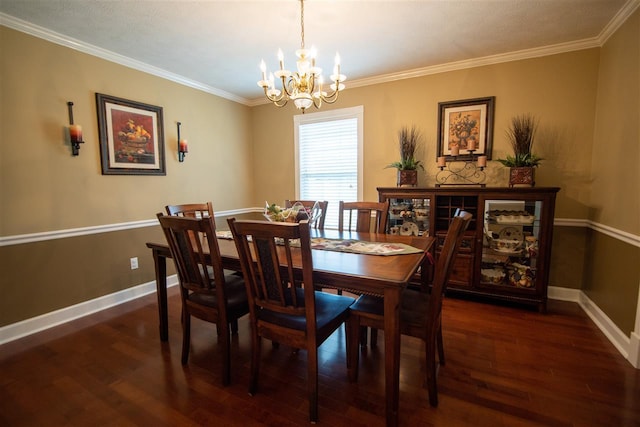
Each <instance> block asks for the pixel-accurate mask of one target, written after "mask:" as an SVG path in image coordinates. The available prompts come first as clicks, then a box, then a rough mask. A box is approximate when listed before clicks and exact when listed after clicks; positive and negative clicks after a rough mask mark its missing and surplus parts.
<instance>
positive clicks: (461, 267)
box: [437, 252, 474, 288]
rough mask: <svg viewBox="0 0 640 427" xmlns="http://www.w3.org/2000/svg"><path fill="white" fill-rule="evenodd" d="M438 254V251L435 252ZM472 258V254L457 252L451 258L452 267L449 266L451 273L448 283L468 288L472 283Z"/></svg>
mask: <svg viewBox="0 0 640 427" xmlns="http://www.w3.org/2000/svg"><path fill="white" fill-rule="evenodd" d="M437 256H440V253H439V252H438V253H437ZM473 260H474V256H473V255H469V254H465V253H458V255H456V258H455V259H454V260H453V267H452V268H451V275H450V276H449V285H453V286H455V287H461V286H463V287H465V288H470V287H472V284H473Z"/></svg>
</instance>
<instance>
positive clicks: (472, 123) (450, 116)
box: [436, 96, 495, 160]
mask: <svg viewBox="0 0 640 427" xmlns="http://www.w3.org/2000/svg"><path fill="white" fill-rule="evenodd" d="M494 108H495V96H491V97H487V98H475V99H465V100H460V101H449V102H440V103H438V153H437V156H436V157H441V156H444V157H446V158H447V159H448V160H451V159H452V158H453V157H456V158H458V159H472V158H474V157H478V156H487V159H491V149H492V146H493V113H494Z"/></svg>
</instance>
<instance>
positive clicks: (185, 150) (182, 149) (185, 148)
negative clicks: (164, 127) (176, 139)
mask: <svg viewBox="0 0 640 427" xmlns="http://www.w3.org/2000/svg"><path fill="white" fill-rule="evenodd" d="M180 152H181V153H188V152H189V146H188V145H187V140H186V139H181V140H180Z"/></svg>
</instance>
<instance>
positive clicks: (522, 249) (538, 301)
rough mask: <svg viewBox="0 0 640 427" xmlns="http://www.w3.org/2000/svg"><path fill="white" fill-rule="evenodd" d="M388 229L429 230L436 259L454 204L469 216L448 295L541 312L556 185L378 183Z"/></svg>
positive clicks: (400, 231)
mask: <svg viewBox="0 0 640 427" xmlns="http://www.w3.org/2000/svg"><path fill="white" fill-rule="evenodd" d="M377 190H378V198H379V200H380V201H386V200H389V224H388V228H387V232H389V233H397V234H414V235H430V236H434V237H435V238H436V241H437V244H436V245H435V256H436V258H437V257H438V255H439V253H440V249H441V247H442V244H443V242H444V238H445V236H446V233H447V230H448V228H449V224H450V223H451V219H452V218H453V216H454V214H455V212H456V211H457V210H458V209H461V210H465V211H467V212H469V213H471V214H472V215H473V219H472V221H471V223H470V225H469V228H468V230H467V232H466V233H465V235H464V237H463V241H462V244H461V247H460V249H459V251H458V254H457V256H456V260H455V261H454V266H453V271H452V273H451V276H450V279H449V283H448V287H447V292H448V293H449V294H455V293H464V294H468V295H475V296H478V297H482V298H492V299H497V300H508V301H514V302H518V303H523V304H532V305H536V306H537V307H538V309H539V310H540V311H545V310H546V303H547V286H548V279H549V263H550V260H551V241H552V238H553V218H554V211H555V198H556V194H557V192H558V191H559V190H560V189H559V188H557V187H526V188H511V187H509V188H502V187H493V188H491V187H486V188H480V187H458V188H446V187H435V188H418V187H379V188H378V189H377Z"/></svg>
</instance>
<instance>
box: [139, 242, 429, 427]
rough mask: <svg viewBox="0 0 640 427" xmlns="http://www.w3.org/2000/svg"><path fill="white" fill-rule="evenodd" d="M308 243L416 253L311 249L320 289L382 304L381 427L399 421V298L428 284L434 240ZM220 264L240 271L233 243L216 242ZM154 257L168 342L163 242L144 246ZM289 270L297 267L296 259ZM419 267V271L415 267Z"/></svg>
mask: <svg viewBox="0 0 640 427" xmlns="http://www.w3.org/2000/svg"><path fill="white" fill-rule="evenodd" d="M311 234H312V238H313V237H321V238H327V239H342V240H345V239H349V240H357V241H366V242H380V243H402V244H405V245H409V246H412V247H414V248H417V249H420V251H419V252H418V253H412V254H401V255H371V254H362V253H351V252H342V251H335V250H321V249H312V251H311V252H312V256H313V272H314V280H315V282H316V283H318V284H321V285H322V287H323V288H327V287H328V288H335V289H341V290H343V291H349V292H353V293H355V294H368V295H376V296H380V297H383V299H384V351H385V413H386V424H387V425H388V426H395V425H397V422H398V402H399V388H400V338H401V335H400V297H401V295H402V291H403V289H404V288H405V287H406V286H407V284H408V283H409V281H410V280H411V279H412V278H413V277H414V276H415V274H416V273H417V272H418V271H420V272H421V275H420V277H421V278H422V282H423V284H425V286H426V283H427V280H428V272H429V271H430V268H427V264H428V263H429V262H430V261H429V259H430V257H428V256H427V253H428V252H430V251H431V250H432V247H433V245H434V242H435V239H434V238H433V237H418V236H399V235H392V234H369V233H355V232H339V231H337V230H311ZM218 245H219V247H220V254H221V257H222V264H223V267H224V268H225V269H228V270H236V271H240V262H239V258H238V252H237V250H236V247H235V243H234V241H233V240H231V239H228V238H220V237H219V238H218ZM147 247H149V248H150V249H151V250H152V252H153V259H154V263H155V273H156V287H157V296H158V313H159V318H160V339H161V340H162V341H166V340H168V334H169V333H168V320H167V319H168V317H167V277H166V273H167V266H166V260H167V258H171V252H170V250H169V246H168V245H167V244H166V243H153V242H149V243H147ZM294 265H299V266H301V265H302V264H301V261H300V259H299V258H298V259H297V260H296V259H294ZM420 267H423V268H420Z"/></svg>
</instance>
